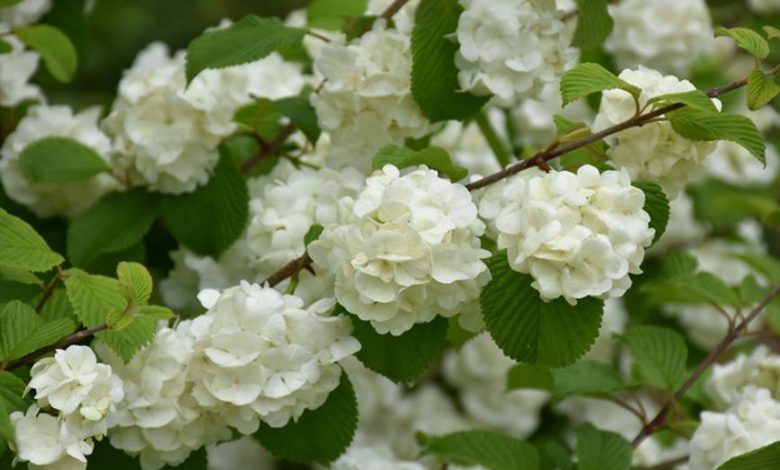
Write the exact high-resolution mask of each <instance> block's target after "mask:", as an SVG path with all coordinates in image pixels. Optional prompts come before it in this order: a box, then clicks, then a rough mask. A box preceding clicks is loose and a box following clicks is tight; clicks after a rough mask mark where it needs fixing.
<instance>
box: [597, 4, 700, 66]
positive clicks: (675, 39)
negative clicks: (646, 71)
mask: <svg viewBox="0 0 780 470" xmlns="http://www.w3.org/2000/svg"><path fill="white" fill-rule="evenodd" d="M610 14H611V15H612V17H613V18H614V20H615V28H614V30H613V31H612V34H611V36H610V37H609V39H608V40H607V43H606V44H605V47H606V49H607V50H608V51H609V52H611V53H612V54H613V55H614V57H615V60H616V62H617V65H618V67H619V68H621V69H625V68H633V67H637V66H640V65H644V66H647V67H651V68H654V69H658V70H661V71H662V72H666V73H673V74H677V75H687V74H688V71H689V69H690V67H691V64H692V63H693V61H694V60H696V59H697V58H698V57H699V56H700V55H702V54H705V53H709V52H712V51H713V49H714V34H713V30H712V20H711V19H710V13H709V9H708V7H707V4H706V2H705V1H704V0H654V1H652V2H647V1H644V0H625V1H621V2H620V3H618V4H616V5H614V6H612V7H611V8H610Z"/></svg>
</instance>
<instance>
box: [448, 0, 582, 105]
mask: <svg viewBox="0 0 780 470" xmlns="http://www.w3.org/2000/svg"><path fill="white" fill-rule="evenodd" d="M461 4H462V5H463V7H464V8H465V11H464V12H463V13H462V14H461V15H460V18H459V19H458V29H457V31H456V36H457V39H458V42H459V43H460V48H459V49H458V53H457V55H456V57H455V65H456V66H457V67H458V69H459V70H460V72H459V73H458V80H459V81H460V86H461V88H463V89H464V90H468V91H471V92H472V93H474V94H477V95H488V94H494V95H495V101H496V103H498V104H501V105H505V106H509V105H512V104H515V103H516V102H517V101H518V100H519V99H522V98H533V97H535V96H536V95H537V94H538V93H539V91H541V87H542V86H543V85H544V84H546V83H551V82H553V81H555V80H556V78H557V77H558V76H559V75H561V74H562V73H563V71H564V70H565V69H566V68H567V66H569V65H571V64H572V63H573V62H574V60H576V58H577V52H576V50H575V49H573V48H571V47H570V46H569V43H570V40H571V36H570V34H569V32H568V30H567V29H566V28H565V27H564V24H563V22H562V21H561V15H562V14H563V13H562V12H560V11H558V10H557V9H556V6H555V1H554V0H533V1H532V0H461Z"/></svg>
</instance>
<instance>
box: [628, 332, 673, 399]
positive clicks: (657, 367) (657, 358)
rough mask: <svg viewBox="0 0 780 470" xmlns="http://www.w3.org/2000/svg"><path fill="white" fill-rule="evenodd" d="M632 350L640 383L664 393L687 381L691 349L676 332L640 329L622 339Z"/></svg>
mask: <svg viewBox="0 0 780 470" xmlns="http://www.w3.org/2000/svg"><path fill="white" fill-rule="evenodd" d="M621 339H622V340H623V341H624V342H625V343H626V344H627V345H628V347H629V349H630V350H631V357H632V360H633V362H634V364H635V365H636V368H637V372H638V373H639V377H640V379H641V380H642V381H643V382H644V383H646V384H648V385H651V386H653V387H657V388H659V389H661V390H665V391H672V390H674V389H676V388H677V387H678V386H679V385H680V384H681V383H682V381H683V380H685V363H686V361H687V359H688V347H687V346H686V344H685V339H684V338H683V337H682V335H680V334H679V333H677V332H676V331H674V330H670V329H669V328H662V327H658V326H637V327H634V328H631V329H629V330H628V332H627V333H626V334H625V335H624V336H623V337H622V338H621Z"/></svg>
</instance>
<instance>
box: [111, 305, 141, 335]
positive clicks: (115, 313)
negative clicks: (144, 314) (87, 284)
mask: <svg viewBox="0 0 780 470" xmlns="http://www.w3.org/2000/svg"><path fill="white" fill-rule="evenodd" d="M134 320H135V317H134V316H133V315H127V314H125V313H124V312H120V311H119V310H110V311H109V312H108V314H107V315H106V325H108V329H109V330H111V331H121V330H124V329H125V328H127V327H128V326H130V325H132V324H133V321H134Z"/></svg>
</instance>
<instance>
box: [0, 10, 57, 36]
mask: <svg viewBox="0 0 780 470" xmlns="http://www.w3.org/2000/svg"><path fill="white" fill-rule="evenodd" d="M51 4H52V2H51V0H22V1H21V2H19V3H17V4H16V5H13V6H11V7H3V8H0V34H2V33H7V32H8V31H11V30H13V29H15V28H19V27H21V26H27V25H28V24H30V23H35V22H36V21H38V20H39V19H40V18H41V17H42V16H43V15H44V14H46V12H47V11H49V9H50V8H51ZM6 38H7V37H4V38H3V39H6Z"/></svg>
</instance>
